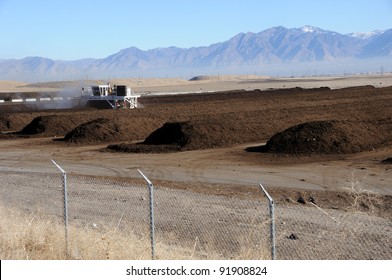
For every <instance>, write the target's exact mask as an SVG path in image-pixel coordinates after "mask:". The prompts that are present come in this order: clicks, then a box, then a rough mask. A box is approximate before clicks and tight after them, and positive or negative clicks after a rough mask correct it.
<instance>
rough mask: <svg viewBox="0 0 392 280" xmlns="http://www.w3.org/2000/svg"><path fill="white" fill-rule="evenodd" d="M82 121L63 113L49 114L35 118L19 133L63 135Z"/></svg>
mask: <svg viewBox="0 0 392 280" xmlns="http://www.w3.org/2000/svg"><path fill="white" fill-rule="evenodd" d="M79 123H80V120H79V119H77V118H73V117H65V116H62V115H48V116H39V117H36V118H34V119H33V120H32V121H31V122H30V123H29V124H27V125H26V126H25V127H24V128H23V129H22V130H21V131H20V132H19V133H18V134H22V135H36V134H40V136H62V135H64V134H65V133H66V132H67V131H69V130H71V129H72V128H74V127H75V126H76V125H78V124H79Z"/></svg>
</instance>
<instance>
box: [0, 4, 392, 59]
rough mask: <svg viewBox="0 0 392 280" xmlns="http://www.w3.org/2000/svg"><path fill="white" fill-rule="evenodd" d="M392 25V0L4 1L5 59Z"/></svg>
mask: <svg viewBox="0 0 392 280" xmlns="http://www.w3.org/2000/svg"><path fill="white" fill-rule="evenodd" d="M279 25H282V26H285V27H290V28H291V27H301V26H304V25H313V26H317V27H320V28H323V29H327V30H333V31H337V32H340V33H343V34H345V33H350V32H368V31H372V30H375V29H381V30H383V29H389V28H392V0H325V1H315V0H295V1H294V0H291V1H280V0H273V1H264V0H237V1H234V0H233V1H231V0H221V1H219V0H197V1H195V0H191V1H187V0H166V1H158V0H142V1H139V0H138V1H131V0H128V1H126V0H109V1H104V0H61V1H60V0H58V1H56V0H0V26H1V27H0V28H1V29H0V30H1V37H2V40H1V44H0V58H5V59H7V58H23V57H27V56H43V57H49V58H52V59H64V60H74V59H80V58H86V57H91V58H103V57H106V56H108V55H111V54H113V53H116V52H118V51H119V50H121V49H124V48H128V47H131V46H135V47H137V48H140V49H142V50H148V49H151V48H156V47H169V46H177V47H182V48H188V47H192V46H208V45H210V44H213V43H216V42H221V41H225V40H228V39H229V38H231V37H232V36H234V35H236V34H237V33H240V32H248V31H249V32H260V31H262V30H264V29H267V28H270V27H273V26H279Z"/></svg>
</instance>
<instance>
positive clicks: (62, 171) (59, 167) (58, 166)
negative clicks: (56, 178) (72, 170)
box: [52, 159, 65, 174]
mask: <svg viewBox="0 0 392 280" xmlns="http://www.w3.org/2000/svg"><path fill="white" fill-rule="evenodd" d="M52 162H53V164H54V165H55V166H56V167H57V168H58V169H59V170H60V171H61V173H63V174H65V171H64V169H62V168H61V166H60V165H58V164H57V163H56V162H55V161H54V160H53V159H52Z"/></svg>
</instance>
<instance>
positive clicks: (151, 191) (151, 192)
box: [137, 169, 155, 260]
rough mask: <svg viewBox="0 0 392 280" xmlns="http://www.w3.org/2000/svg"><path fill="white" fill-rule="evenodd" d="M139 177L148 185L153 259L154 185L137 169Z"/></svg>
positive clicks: (152, 254)
mask: <svg viewBox="0 0 392 280" xmlns="http://www.w3.org/2000/svg"><path fill="white" fill-rule="evenodd" d="M137 171H139V173H140V175H142V177H143V178H144V180H146V182H147V185H148V194H149V201H150V239H151V259H153V260H154V259H155V221H154V185H153V184H152V182H151V181H150V180H149V179H148V178H147V177H146V176H145V175H144V174H143V173H142V172H141V171H140V170H139V169H138V170H137Z"/></svg>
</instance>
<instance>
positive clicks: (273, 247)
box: [259, 183, 276, 260]
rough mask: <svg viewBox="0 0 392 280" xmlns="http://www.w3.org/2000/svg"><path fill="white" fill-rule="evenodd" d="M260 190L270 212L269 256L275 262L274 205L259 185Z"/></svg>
mask: <svg viewBox="0 0 392 280" xmlns="http://www.w3.org/2000/svg"><path fill="white" fill-rule="evenodd" d="M259 186H260V188H261V190H262V191H263V192H264V194H265V196H266V197H267V198H268V201H269V210H270V218H271V256H272V259H273V260H276V244H275V203H274V200H273V199H272V197H271V196H270V195H269V194H268V192H267V191H266V190H265V188H264V187H263V185H262V184H261V183H259Z"/></svg>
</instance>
